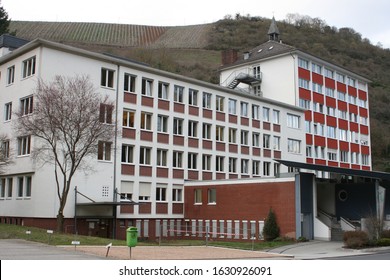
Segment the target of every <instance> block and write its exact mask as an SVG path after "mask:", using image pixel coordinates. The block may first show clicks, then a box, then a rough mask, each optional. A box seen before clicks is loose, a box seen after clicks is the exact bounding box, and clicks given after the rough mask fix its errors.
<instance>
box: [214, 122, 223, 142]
mask: <svg viewBox="0 0 390 280" xmlns="http://www.w3.org/2000/svg"><path fill="white" fill-rule="evenodd" d="M223 128H224V127H223V126H219V125H217V126H216V127H215V132H216V133H215V140H217V141H224V137H223V136H224V135H223Z"/></svg>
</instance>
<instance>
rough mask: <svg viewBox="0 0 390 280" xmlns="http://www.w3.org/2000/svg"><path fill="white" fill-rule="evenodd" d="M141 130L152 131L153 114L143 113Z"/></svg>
mask: <svg viewBox="0 0 390 280" xmlns="http://www.w3.org/2000/svg"><path fill="white" fill-rule="evenodd" d="M141 129H145V130H151V129H152V114H149V113H145V112H141Z"/></svg>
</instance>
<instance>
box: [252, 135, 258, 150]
mask: <svg viewBox="0 0 390 280" xmlns="http://www.w3.org/2000/svg"><path fill="white" fill-rule="evenodd" d="M252 146H253V147H260V134H259V133H255V132H253V134H252Z"/></svg>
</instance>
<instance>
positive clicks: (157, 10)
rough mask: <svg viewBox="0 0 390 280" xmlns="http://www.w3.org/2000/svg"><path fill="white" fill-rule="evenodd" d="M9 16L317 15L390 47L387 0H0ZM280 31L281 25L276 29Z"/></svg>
mask: <svg viewBox="0 0 390 280" xmlns="http://www.w3.org/2000/svg"><path fill="white" fill-rule="evenodd" d="M0 1H1V5H2V6H3V8H4V9H5V10H6V11H7V12H8V16H9V17H10V18H11V20H31V21H69V22H107V23H122V24H139V25H156V26H174V25H193V24H203V23H210V22H214V21H217V20H219V19H222V18H224V16H225V15H229V14H230V15H233V16H234V15H235V14H237V13H240V14H241V15H247V14H250V15H251V16H261V17H265V18H272V16H275V18H276V20H283V19H285V18H286V15H287V14H289V13H298V14H301V15H307V16H310V17H312V18H316V17H318V18H321V19H323V20H324V21H326V23H327V24H328V25H330V26H335V27H337V28H342V27H351V28H353V29H354V30H355V31H357V32H359V33H360V34H362V37H363V38H368V39H369V40H370V41H371V43H372V44H374V45H375V44H377V43H378V42H380V43H381V44H382V45H383V47H385V48H390V20H389V13H390V1H389V0H371V1H368V0H326V1H318V0H317V1H314V0H294V1H292V0H239V1H237V0H224V1H219V0H214V1H211V0H197V1H186V0H142V1H137V0H110V1H101V0H61V1H60V0H0ZM281 33H282V34H283V30H281Z"/></svg>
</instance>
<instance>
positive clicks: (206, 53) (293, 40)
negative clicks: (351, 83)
mask: <svg viewBox="0 0 390 280" xmlns="http://www.w3.org/2000/svg"><path fill="white" fill-rule="evenodd" d="M270 22H271V20H270V19H267V18H262V17H251V16H240V15H236V17H235V18H231V17H230V18H229V17H226V18H225V19H223V20H220V21H218V22H215V23H212V24H205V25H194V26H178V27H154V26H137V25H123V24H101V23H65V22H63V23H61V22H58V23H53V22H11V26H10V30H11V31H15V32H16V35H17V36H19V37H22V38H26V39H34V38H37V37H41V38H45V39H48V40H53V41H59V42H63V43H68V44H72V45H75V46H78V47H82V48H87V49H90V50H94V51H97V52H110V53H113V54H117V55H121V56H124V57H131V58H132V59H136V60H140V61H143V62H146V63H149V64H150V65H151V66H153V67H156V68H159V69H163V70H167V71H172V72H176V73H180V74H183V75H186V76H190V77H194V78H197V79H201V80H205V81H209V82H212V83H218V78H219V77H218V73H217V69H218V67H219V66H220V51H221V50H225V49H229V48H234V49H237V50H239V51H241V52H243V51H246V50H250V49H252V48H253V47H255V46H257V45H259V44H261V43H263V42H265V41H266V40H267V39H268V37H267V31H268V28H269V25H270ZM278 27H279V30H280V32H281V39H282V40H283V42H284V43H286V44H289V45H292V46H295V47H297V48H299V49H301V50H303V51H305V52H308V53H311V54H313V55H316V56H319V57H321V58H323V59H325V60H328V61H330V62H333V63H335V64H337V65H340V66H343V67H345V68H348V69H349V70H351V71H353V72H356V73H358V74H360V75H362V76H365V77H367V78H369V79H370V80H372V83H371V84H370V87H369V96H370V117H371V139H372V154H373V166H374V169H375V170H383V171H390V164H389V162H388V159H389V158H390V110H388V108H387V106H388V104H389V102H390V95H389V91H390V50H389V49H383V48H381V47H380V46H374V45H372V44H371V42H370V41H369V40H367V39H365V38H362V36H361V35H360V34H359V33H358V32H357V31H355V30H353V29H351V28H336V27H333V26H329V25H327V24H326V23H325V22H324V21H323V20H321V19H318V18H315V19H313V18H310V17H307V16H299V15H288V16H287V19H286V20H284V21H280V22H278Z"/></svg>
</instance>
